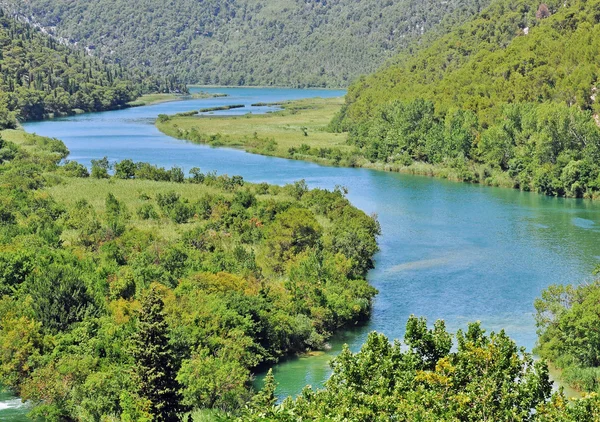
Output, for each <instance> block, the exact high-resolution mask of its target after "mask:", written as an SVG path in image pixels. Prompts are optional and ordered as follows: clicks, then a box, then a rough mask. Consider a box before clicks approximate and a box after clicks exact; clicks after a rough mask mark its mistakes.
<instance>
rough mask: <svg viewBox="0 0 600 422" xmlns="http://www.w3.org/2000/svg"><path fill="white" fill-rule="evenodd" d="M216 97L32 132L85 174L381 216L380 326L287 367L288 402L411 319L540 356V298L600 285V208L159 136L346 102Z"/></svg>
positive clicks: (375, 274)
mask: <svg viewBox="0 0 600 422" xmlns="http://www.w3.org/2000/svg"><path fill="white" fill-rule="evenodd" d="M212 91H214V92H224V93H227V94H229V97H226V98H213V99H203V100H189V101H179V102H171V103H163V104H158V105H154V106H148V107H140V108H133V109H127V110H120V111H113V112H105V113H96V114H86V115H79V116H74V117H68V118H63V119H56V120H51V121H44V122H33V123H27V124H26V125H25V129H26V130H27V131H29V132H36V133H38V134H40V135H45V136H52V137H57V138H59V139H62V140H63V141H64V142H65V143H66V145H67V147H68V148H69V150H70V151H71V156H70V158H71V159H73V160H78V161H80V162H82V163H85V164H89V161H90V160H91V159H92V158H101V157H103V156H105V155H106V156H108V157H109V159H110V160H111V161H114V160H121V159H125V158H132V159H134V160H136V161H147V162H151V163H154V164H157V165H161V166H168V167H170V166H173V165H178V166H181V167H184V168H185V169H190V168H191V167H195V166H198V167H200V168H202V170H203V171H210V170H216V171H218V172H219V173H221V174H223V173H227V174H230V175H233V174H239V175H242V176H243V177H244V178H245V179H246V180H248V181H251V182H269V183H276V184H285V183H289V182H292V181H296V180H299V179H305V180H306V182H307V183H308V184H309V186H311V187H324V188H334V187H335V186H336V185H343V186H346V187H348V188H349V194H348V197H349V199H350V200H351V201H352V202H353V203H354V204H355V205H356V206H358V207H359V208H361V209H363V210H365V211H366V212H368V213H376V214H377V215H378V218H379V221H380V223H381V227H382V230H383V235H382V236H381V238H380V239H379V241H380V247H381V252H380V253H379V254H378V255H377V257H376V269H375V270H373V271H371V272H370V274H369V280H370V282H371V283H372V284H373V285H374V286H375V287H376V288H377V289H379V292H380V293H379V295H378V296H377V298H376V300H375V303H374V308H373V315H372V318H371V319H370V321H369V322H368V323H367V324H366V325H364V326H361V327H356V328H353V329H348V330H346V331H344V332H342V333H339V334H338V335H336V336H335V337H334V338H333V339H332V340H331V341H330V346H331V349H330V350H328V351H327V352H326V353H323V354H319V355H316V356H310V357H301V358H294V359H287V360H285V361H284V362H282V363H280V364H279V365H277V366H276V367H275V376H276V379H277V381H278V382H279V390H278V394H279V395H281V396H286V395H290V394H291V395H295V394H298V393H299V392H300V391H301V389H302V388H303V387H304V386H305V385H307V384H309V385H312V386H319V385H321V384H322V383H323V381H324V380H326V378H327V377H328V375H329V370H328V364H327V363H328V361H329V360H330V359H331V357H332V356H334V355H335V354H336V353H337V352H339V350H340V349H341V347H342V345H343V344H344V343H348V344H349V345H350V347H351V348H352V349H353V350H358V349H359V348H360V345H361V344H362V342H363V341H364V339H365V337H366V336H367V334H368V333H369V332H370V331H373V330H377V331H380V332H383V333H385V334H386V335H388V336H389V337H390V338H401V337H402V336H403V333H404V324H405V322H406V319H407V317H408V316H409V315H410V314H415V315H419V316H425V317H427V318H428V319H429V320H430V321H431V322H433V321H434V320H435V319H437V318H443V319H445V320H446V323H447V325H448V327H449V329H450V330H451V331H456V330H457V329H459V328H464V327H466V325H467V323H468V322H470V321H481V322H482V323H483V326H484V327H485V328H486V329H488V330H496V331H497V330H500V329H502V328H504V329H505V330H506V331H507V332H508V334H509V335H510V336H511V337H512V338H514V339H515V340H516V341H517V342H518V343H519V344H521V345H523V346H525V347H527V348H528V349H529V350H531V349H532V347H533V346H534V345H535V340H536V333H535V324H534V320H533V312H534V309H533V301H534V299H535V298H536V297H537V296H539V294H540V293H541V291H542V290H543V289H544V288H545V287H547V286H548V285H550V284H553V283H578V282H582V281H585V280H589V279H590V274H591V271H592V270H593V268H594V267H595V266H596V265H597V264H598V262H599V261H600V242H599V239H600V204H597V203H592V202H590V201H586V200H573V199H569V200H566V199H557V198H550V197H545V196H541V195H537V194H531V193H524V192H519V191H516V190H510V189H500V188H489V187H482V186H478V185H469V184H461V183H453V182H448V181H444V180H440V179H433V178H427V177H419V176H407V175H401V174H396V173H385V172H378V171H372V170H366V169H349V168H335V167H324V166H319V165H316V164H313V163H306V162H301V161H293V160H286V159H281V158H272V157H263V156H259V155H253V154H248V153H245V152H242V151H239V150H234V149H226V148H210V147H207V146H202V145H194V144H191V143H187V142H184V141H179V140H176V139H172V138H169V137H167V136H165V135H163V134H161V133H160V132H159V131H158V130H157V129H156V128H155V127H154V125H153V122H154V119H155V118H156V116H157V115H158V114H160V113H166V114H173V113H177V112H182V111H187V110H193V109H198V108H201V107H213V106H220V105H226V104H246V105H247V107H246V108H243V109H236V110H231V111H229V112H228V113H229V114H232V113H235V114H238V113H242V114H243V113H247V112H248V111H252V112H255V113H256V112H265V111H268V110H269V108H268V107H250V104H252V103H256V102H277V101H282V100H288V99H295V98H308V97H316V96H321V97H324V96H340V95H343V94H344V92H343V91H324V90H293V89H266V88H265V89H262V88H261V89H259V88H256V89H249V88H227V89H226V88H219V89H213V90H212ZM74 194H75V195H76V193H74ZM25 412H26V406H24V407H23V405H21V404H20V402H19V401H18V400H16V399H14V398H13V397H10V396H8V395H5V396H0V420H10V421H21V420H27V419H25V418H24V416H23V415H24V413H25ZM19 418H20V419H19Z"/></svg>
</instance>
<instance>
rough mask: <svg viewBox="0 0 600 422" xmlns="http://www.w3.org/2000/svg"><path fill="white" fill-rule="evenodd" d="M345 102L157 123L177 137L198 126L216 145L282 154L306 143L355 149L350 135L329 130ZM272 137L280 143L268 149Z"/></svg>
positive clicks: (288, 105)
mask: <svg viewBox="0 0 600 422" xmlns="http://www.w3.org/2000/svg"><path fill="white" fill-rule="evenodd" d="M343 102H344V99H343V98H328V99H320V98H319V99H310V100H300V101H294V102H290V103H286V104H285V105H284V106H283V107H284V110H282V111H278V112H274V113H267V114H248V115H244V116H182V117H172V118H171V119H170V120H168V121H166V122H158V121H157V123H156V125H157V127H158V129H159V130H161V131H162V132H163V133H165V134H167V135H169V136H173V137H176V138H185V132H186V131H190V130H192V129H195V130H196V131H197V132H199V133H200V134H202V136H203V138H204V139H205V140H206V142H207V143H211V144H213V145H215V146H230V147H237V148H242V149H245V150H247V151H249V152H260V153H263V154H266V155H274V156H278V157H288V156H289V149H290V148H292V147H299V146H300V145H302V144H307V145H309V146H310V147H311V148H334V147H335V148H339V149H340V150H342V151H351V150H352V147H351V146H349V145H347V144H346V137H347V135H346V134H340V133H330V132H327V131H326V130H325V129H326V127H327V125H328V124H329V122H330V121H331V118H332V117H333V115H334V114H335V113H336V112H337V111H338V110H339V109H340V107H341V105H342V104H343ZM250 110H251V109H250ZM305 132H306V135H305ZM215 137H218V140H217V142H214V141H213V142H211V141H210V139H211V138H215ZM271 139H272V140H274V141H275V143H276V144H275V145H273V149H271V150H267V151H265V150H264V148H263V147H264V144H265V143H268V141H269V140H271Z"/></svg>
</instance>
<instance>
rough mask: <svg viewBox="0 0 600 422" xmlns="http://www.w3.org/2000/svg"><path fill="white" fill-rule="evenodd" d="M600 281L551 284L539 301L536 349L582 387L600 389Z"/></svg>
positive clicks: (536, 306) (568, 381) (592, 389)
mask: <svg viewBox="0 0 600 422" xmlns="http://www.w3.org/2000/svg"><path fill="white" fill-rule="evenodd" d="M599 297H600V281H595V282H592V283H589V284H581V285H579V286H560V285H555V286H550V287H549V288H548V289H546V290H545V291H544V292H543V294H542V297H541V298H540V299H538V300H537V301H536V303H535V308H536V312H537V313H536V321H537V326H538V335H539V340H538V347H537V349H536V353H538V354H539V355H540V356H542V357H544V358H546V359H548V360H549V361H551V362H552V363H553V364H554V365H555V366H557V367H558V368H559V369H561V370H562V374H561V376H562V378H563V380H564V381H565V382H567V383H568V384H570V385H572V386H573V387H575V388H576V389H578V390H579V391H587V392H596V393H599V392H600V355H599V350H600V348H599V347H600V342H599V338H598V335H597V327H598V324H600V317H599V311H600V305H599V303H600V302H599Z"/></svg>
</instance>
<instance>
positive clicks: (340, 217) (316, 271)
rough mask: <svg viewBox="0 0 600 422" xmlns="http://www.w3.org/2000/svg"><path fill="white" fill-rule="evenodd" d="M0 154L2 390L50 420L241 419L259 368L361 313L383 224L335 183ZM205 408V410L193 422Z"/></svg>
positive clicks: (58, 150) (21, 150)
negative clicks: (253, 179)
mask: <svg viewBox="0 0 600 422" xmlns="http://www.w3.org/2000/svg"><path fill="white" fill-rule="evenodd" d="M3 136H5V137H6V138H7V139H8V138H10V139H12V140H13V141H14V142H11V141H8V140H5V139H3V140H2V141H1V145H0V151H1V154H0V156H1V157H2V163H1V164H0V198H1V200H0V297H1V298H0V362H1V365H0V383H1V384H2V385H4V386H6V387H8V388H10V389H12V390H13V391H14V392H15V393H16V394H18V395H19V396H21V397H22V398H23V399H25V400H29V401H30V402H31V403H32V404H33V405H34V408H33V412H32V413H33V415H34V416H43V417H44V418H46V419H47V420H49V421H59V420H66V419H68V420H130V421H147V420H169V421H170V420H173V418H174V416H173V415H178V416H181V415H182V414H183V413H184V412H187V411H196V410H201V409H213V410H219V411H228V412H239V411H240V410H241V408H242V407H243V406H244V405H245V404H246V403H247V402H248V400H250V399H251V397H252V391H251V379H252V376H251V374H252V371H253V370H254V369H255V368H256V367H257V366H258V365H261V364H267V363H273V362H276V361H277V360H278V359H279V358H280V357H281V356H283V355H285V354H289V353H301V352H304V351H306V350H310V349H318V348H321V347H323V345H324V343H325V341H326V339H327V338H328V336H329V335H330V334H331V333H332V332H334V331H335V330H337V329H339V328H340V327H343V326H345V325H348V324H356V323H359V322H360V321H363V320H364V319H366V318H367V317H368V316H369V314H370V308H371V299H372V297H373V296H374V295H375V293H376V291H375V289H374V288H372V287H371V286H369V284H368V283H367V281H366V280H365V278H364V277H365V273H366V272H367V271H368V270H369V269H370V268H372V267H373V261H372V257H373V255H374V253H375V252H376V251H377V243H376V236H377V235H378V234H379V230H380V229H379V225H378V223H377V221H376V220H375V219H374V218H372V217H369V216H367V215H365V214H364V213H363V212H361V211H359V210H357V209H356V208H354V207H352V206H351V205H350V203H349V202H348V200H347V199H346V198H345V197H344V194H343V192H342V190H341V189H337V190H336V191H334V192H328V191H325V190H318V189H317V190H309V189H308V188H307V187H306V184H305V183H304V182H297V183H295V184H292V185H288V186H285V187H278V186H270V185H267V184H260V185H251V184H248V183H246V182H245V181H244V180H243V179H242V178H241V177H239V176H232V177H229V176H225V175H223V176H217V175H215V174H214V173H208V174H205V173H202V172H201V171H200V169H197V168H195V169H192V170H191V171H190V176H189V177H185V175H184V174H183V171H182V170H181V169H179V168H177V167H175V168H172V169H164V168H158V167H155V166H152V165H150V164H147V163H135V162H133V161H131V160H124V161H121V162H118V163H110V162H109V161H108V160H107V159H98V160H95V161H94V162H93V165H92V169H91V171H88V169H86V168H85V167H83V166H81V165H80V164H78V163H75V162H72V161H71V162H69V161H67V162H65V161H64V160H65V159H66V157H67V155H68V150H67V149H66V148H65V146H64V145H63V144H62V142H60V141H58V140H53V139H48V138H42V137H39V136H36V135H29V134H25V133H24V132H20V131H8V132H5V133H3ZM196 413H197V412H196Z"/></svg>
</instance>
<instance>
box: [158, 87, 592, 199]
mask: <svg viewBox="0 0 600 422" xmlns="http://www.w3.org/2000/svg"><path fill="white" fill-rule="evenodd" d="M342 100H343V97H340V98H333V99H331V98H330V99H321V98H317V99H315V98H313V99H310V100H295V101H290V102H285V103H284V104H282V105H281V106H280V107H282V109H281V110H278V111H273V112H270V113H265V114H252V113H251V112H249V113H247V114H246V115H193V116H176V115H173V116H169V118H168V119H167V120H165V121H159V120H157V121H156V122H155V126H156V128H157V129H158V130H159V131H160V132H161V133H163V134H164V135H167V136H170V137H172V138H175V139H180V140H186V141H188V142H192V143H196V144H200V145H209V146H213V147H227V148H235V149H238V150H243V151H246V152H248V153H251V154H258V155H263V156H268V157H277V158H284V159H289V160H297V161H305V162H311V163H315V164H318V165H322V166H328V167H345V168H364V169H370V170H377V171H383V172H391V173H401V174H408V175H415V176H426V177H434V178H437V179H445V180H448V181H451V182H459V183H469V184H478V185H481V186H486V187H498V188H507V189H513V190H519V191H521V192H529V193H533V194H538V195H544V193H542V192H536V191H532V190H529V189H520V188H519V187H518V186H517V185H516V182H515V181H514V180H512V179H511V178H510V176H509V175H508V173H507V172H503V171H501V170H498V169H491V168H489V167H488V166H486V165H484V164H480V163H472V162H471V163H465V165H464V166H463V167H460V168H456V167H451V166H446V165H443V164H429V163H424V162H413V163H411V164H410V165H402V164H400V163H383V162H370V161H369V160H368V159H366V158H365V157H364V156H362V155H360V153H359V152H358V151H356V149H355V148H354V147H352V146H350V145H348V144H347V143H346V136H347V134H346V133H343V134H339V133H333V132H327V131H326V126H327V124H328V123H329V121H330V119H329V118H328V117H331V116H325V117H323V114H327V112H331V109H332V108H333V107H334V106H335V105H336V104H337V105H340V104H341V103H342ZM321 111H324V112H323V113H321V115H319V113H318V112H321ZM303 113H304V115H306V116H305V117H306V118H303ZM311 113H312V114H311ZM315 116H317V117H315ZM242 119H243V120H242ZM319 119H320V120H319ZM252 120H254V121H255V123H256V124H254V125H252V124H251V123H250V122H251V121H252ZM272 120H276V121H272ZM242 121H243V122H244V123H240V122H242ZM222 122H227V123H228V126H224V125H222V124H220V123H222ZM261 130H262V132H261ZM300 130H303V131H305V135H304V137H302V136H301V135H299V133H300ZM293 131H296V132H295V133H294V132H293ZM315 137H318V139H317V140H315ZM283 138H287V139H283ZM336 138H337V139H336ZM288 147H289V148H288ZM303 148H304V150H303ZM327 150H328V151H327ZM291 151H294V152H293V153H291ZM332 152H334V154H337V155H338V156H337V157H336V158H335V159H332V158H329V157H328V156H327V155H330V156H331V155H332ZM465 176H466V177H465ZM544 196H548V197H551V198H565V199H583V200H591V201H595V200H598V199H600V193H595V194H594V195H593V196H589V195H588V196H584V197H580V198H576V197H569V196H555V195H544Z"/></svg>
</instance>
